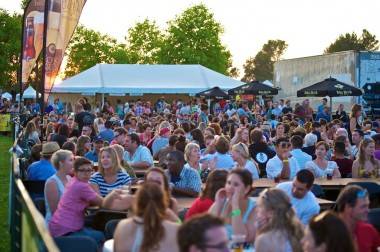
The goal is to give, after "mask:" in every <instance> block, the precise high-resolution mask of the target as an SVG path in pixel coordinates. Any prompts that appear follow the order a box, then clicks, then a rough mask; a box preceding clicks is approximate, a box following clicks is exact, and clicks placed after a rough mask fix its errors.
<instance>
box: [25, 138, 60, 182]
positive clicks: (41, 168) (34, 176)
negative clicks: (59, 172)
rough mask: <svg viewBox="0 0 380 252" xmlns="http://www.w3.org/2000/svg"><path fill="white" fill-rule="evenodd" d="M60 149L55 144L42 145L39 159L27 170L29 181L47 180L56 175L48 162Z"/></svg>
mask: <svg viewBox="0 0 380 252" xmlns="http://www.w3.org/2000/svg"><path fill="white" fill-rule="evenodd" d="M59 149H60V147H59V145H58V143H57V142H47V143H44V144H43V145H42V152H41V159H40V161H36V162H34V163H32V164H31V165H30V166H29V168H28V179H29V180H47V179H48V178H49V177H51V176H53V175H54V174H55V173H56V169H55V168H54V166H53V165H52V164H51V162H50V158H51V156H52V155H53V154H54V152H56V151H58V150H59Z"/></svg>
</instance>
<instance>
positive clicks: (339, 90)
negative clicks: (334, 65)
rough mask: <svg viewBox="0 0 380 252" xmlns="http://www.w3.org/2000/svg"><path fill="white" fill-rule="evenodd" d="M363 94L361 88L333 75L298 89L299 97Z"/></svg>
mask: <svg viewBox="0 0 380 252" xmlns="http://www.w3.org/2000/svg"><path fill="white" fill-rule="evenodd" d="M362 94H363V92H362V91H361V90H360V89H359V88H356V87H354V86H351V85H348V84H346V83H343V82H341V81H338V80H337V79H334V78H331V77H330V78H327V79H325V80H323V81H321V82H318V83H315V84H313V85H311V86H308V87H305V88H303V89H300V90H298V91H297V96H298V97H307V96H310V97H325V96H330V97H337V96H360V95H362Z"/></svg>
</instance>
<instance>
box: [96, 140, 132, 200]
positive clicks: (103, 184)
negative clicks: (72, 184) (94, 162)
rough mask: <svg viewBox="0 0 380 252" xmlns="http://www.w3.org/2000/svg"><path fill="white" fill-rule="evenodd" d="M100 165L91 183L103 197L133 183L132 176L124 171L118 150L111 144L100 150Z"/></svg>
mask: <svg viewBox="0 0 380 252" xmlns="http://www.w3.org/2000/svg"><path fill="white" fill-rule="evenodd" d="M98 167H99V168H98V171H97V172H95V173H94V174H92V175H91V178H90V180H89V183H90V185H91V187H92V188H93V189H94V190H95V191H96V192H97V193H98V194H99V195H101V196H102V197H105V196H106V195H107V194H108V193H110V192H111V191H112V190H114V189H117V188H121V187H123V186H125V185H129V184H130V183H131V177H130V176H129V175H128V173H126V172H125V171H123V168H122V166H121V164H120V162H119V158H118V156H117V153H116V151H115V150H114V149H113V148H112V147H110V146H109V147H104V148H102V149H101V150H100V153H99V162H98Z"/></svg>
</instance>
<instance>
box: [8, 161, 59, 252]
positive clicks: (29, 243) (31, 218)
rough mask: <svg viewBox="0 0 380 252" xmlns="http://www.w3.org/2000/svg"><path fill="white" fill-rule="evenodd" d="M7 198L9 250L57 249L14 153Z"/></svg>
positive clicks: (28, 251)
mask: <svg viewBox="0 0 380 252" xmlns="http://www.w3.org/2000/svg"><path fill="white" fill-rule="evenodd" d="M9 200H10V202H9V203H10V204H9V217H10V220H9V223H10V234H11V251H12V252H19V251H22V252H35V251H53V252H55V251H59V249H58V248H57V246H56V245H55V243H54V240H53V238H52V237H51V235H50V233H49V231H48V229H47V227H46V224H45V220H44V218H43V216H42V215H41V214H40V212H39V211H38V210H37V209H36V207H35V205H34V203H33V201H32V199H31V198H30V196H29V193H28V192H27V190H26V189H25V186H24V184H23V183H22V181H21V179H20V166H19V162H18V159H17V156H16V154H13V156H12V172H11V178H10V190H9Z"/></svg>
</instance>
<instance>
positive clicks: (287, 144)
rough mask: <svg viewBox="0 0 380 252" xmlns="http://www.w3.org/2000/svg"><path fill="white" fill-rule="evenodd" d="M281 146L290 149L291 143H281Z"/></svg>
mask: <svg viewBox="0 0 380 252" xmlns="http://www.w3.org/2000/svg"><path fill="white" fill-rule="evenodd" d="M279 146H280V147H281V148H289V147H290V143H289V142H281V143H280V144H279Z"/></svg>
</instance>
